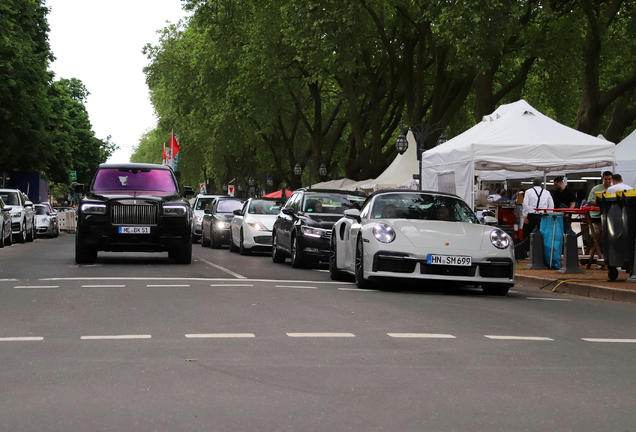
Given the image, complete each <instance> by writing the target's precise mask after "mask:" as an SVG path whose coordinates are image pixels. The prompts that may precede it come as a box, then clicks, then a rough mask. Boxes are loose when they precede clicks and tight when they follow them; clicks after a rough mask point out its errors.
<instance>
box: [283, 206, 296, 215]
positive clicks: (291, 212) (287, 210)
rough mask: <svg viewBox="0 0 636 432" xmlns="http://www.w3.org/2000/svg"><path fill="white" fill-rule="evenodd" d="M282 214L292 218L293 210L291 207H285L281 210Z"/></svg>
mask: <svg viewBox="0 0 636 432" xmlns="http://www.w3.org/2000/svg"><path fill="white" fill-rule="evenodd" d="M282 212H283V214H286V215H287V216H293V215H294V209H293V208H292V207H285V208H284V209H283V210H282Z"/></svg>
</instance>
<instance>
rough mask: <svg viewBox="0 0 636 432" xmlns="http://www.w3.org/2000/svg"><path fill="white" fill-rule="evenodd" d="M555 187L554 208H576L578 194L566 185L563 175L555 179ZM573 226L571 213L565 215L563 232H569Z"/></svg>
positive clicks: (553, 195)
mask: <svg viewBox="0 0 636 432" xmlns="http://www.w3.org/2000/svg"><path fill="white" fill-rule="evenodd" d="M554 189H555V191H554V192H553V193H552V199H553V200H554V208H574V207H576V196H575V194H574V192H573V191H571V190H570V189H568V188H567V186H565V183H563V177H561V176H559V177H556V178H555V179H554ZM571 227H572V222H571V220H570V215H567V214H566V215H565V217H564V219H563V232H564V233H568V232H569V231H570V229H571Z"/></svg>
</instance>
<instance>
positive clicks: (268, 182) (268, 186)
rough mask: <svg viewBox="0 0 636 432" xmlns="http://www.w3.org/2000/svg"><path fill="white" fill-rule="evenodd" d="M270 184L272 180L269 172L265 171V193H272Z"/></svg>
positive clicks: (272, 183) (272, 184)
mask: <svg viewBox="0 0 636 432" xmlns="http://www.w3.org/2000/svg"><path fill="white" fill-rule="evenodd" d="M272 186H274V180H273V179H272V177H271V176H270V175H269V173H267V193H272Z"/></svg>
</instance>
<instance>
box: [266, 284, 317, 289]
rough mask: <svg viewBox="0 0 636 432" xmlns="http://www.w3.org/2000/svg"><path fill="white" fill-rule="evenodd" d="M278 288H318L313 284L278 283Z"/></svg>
mask: <svg viewBox="0 0 636 432" xmlns="http://www.w3.org/2000/svg"><path fill="white" fill-rule="evenodd" d="M276 288H303V289H318V288H317V287H312V286H300V285H276Z"/></svg>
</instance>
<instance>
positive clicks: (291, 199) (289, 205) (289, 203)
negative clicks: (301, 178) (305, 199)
mask: <svg viewBox="0 0 636 432" xmlns="http://www.w3.org/2000/svg"><path fill="white" fill-rule="evenodd" d="M298 195H299V194H298V193H295V194H293V195H292V196H290V197H289V199H288V200H287V202H286V203H285V208H293V207H294V202H295V201H296V200H297V199H298Z"/></svg>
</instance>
